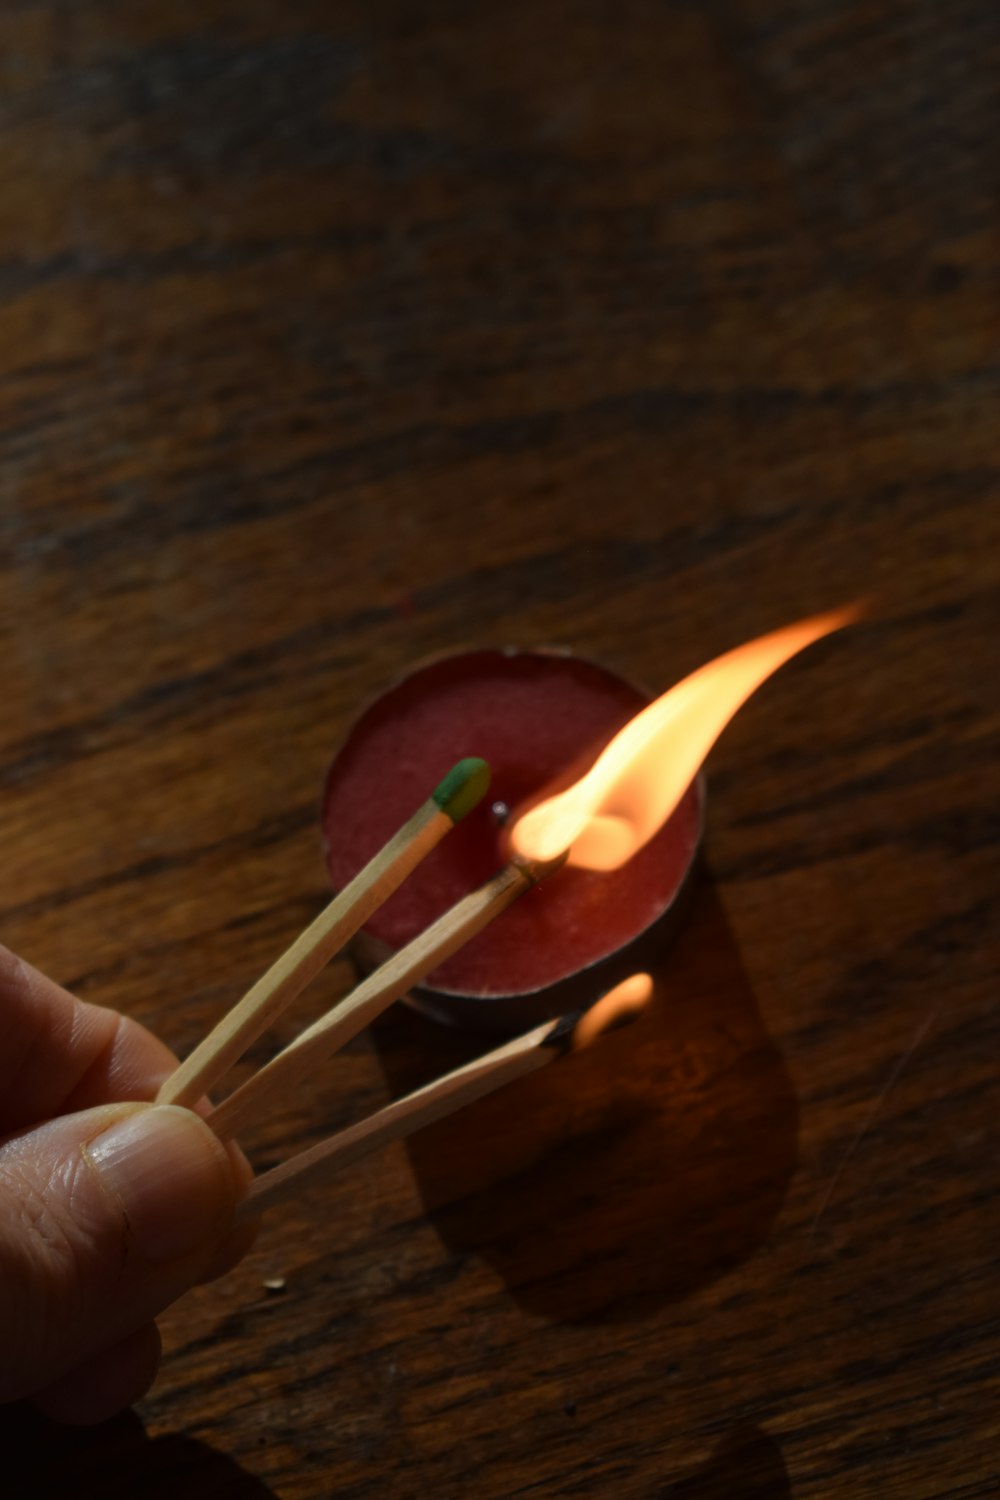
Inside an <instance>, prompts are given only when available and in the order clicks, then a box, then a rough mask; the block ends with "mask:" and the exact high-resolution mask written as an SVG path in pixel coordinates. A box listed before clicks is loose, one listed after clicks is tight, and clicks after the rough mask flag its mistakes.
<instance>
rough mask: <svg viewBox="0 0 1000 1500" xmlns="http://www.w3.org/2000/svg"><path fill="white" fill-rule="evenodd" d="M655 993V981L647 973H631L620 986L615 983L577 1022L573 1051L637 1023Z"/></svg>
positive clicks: (574, 1030) (574, 1029)
mask: <svg viewBox="0 0 1000 1500" xmlns="http://www.w3.org/2000/svg"><path fill="white" fill-rule="evenodd" d="M652 993H653V981H652V979H650V977H649V975H648V974H632V975H630V977H629V978H628V979H623V980H622V982H621V984H616V985H615V987H614V989H613V990H608V993H607V994H606V995H602V996H601V998H600V1000H598V1001H596V1002H595V1003H594V1004H593V1005H592V1006H591V1007H590V1009H589V1010H588V1011H586V1012H585V1014H584V1015H583V1016H581V1018H580V1020H579V1021H577V1023H576V1026H575V1027H574V1028H573V1050H574V1051H575V1050H576V1049H577V1048H578V1047H588V1046H589V1045H590V1043H591V1042H592V1041H593V1040H594V1038H595V1037H598V1036H601V1035H602V1034H603V1033H604V1032H605V1031H612V1030H614V1028H615V1027H616V1026H623V1025H625V1024H626V1023H627V1022H629V1021H634V1020H635V1018H636V1016H637V1015H638V1014H639V1012H640V1011H641V1010H645V1009H646V1006H647V1005H648V1004H649V1001H650V997H651V995H652Z"/></svg>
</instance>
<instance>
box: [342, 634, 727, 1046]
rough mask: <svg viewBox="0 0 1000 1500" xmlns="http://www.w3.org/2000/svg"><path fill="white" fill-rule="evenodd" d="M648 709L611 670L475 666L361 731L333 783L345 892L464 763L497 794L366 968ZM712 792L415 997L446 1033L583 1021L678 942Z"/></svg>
mask: <svg viewBox="0 0 1000 1500" xmlns="http://www.w3.org/2000/svg"><path fill="white" fill-rule="evenodd" d="M648 702H649V696H648V695H647V694H645V693H643V692H641V691H640V690H639V689H637V688H635V687H634V686H632V685H631V684H630V683H627V682H625V681H624V680H623V679H622V678H620V677H618V676H616V675H615V674H614V673H612V672H610V671H608V670H607V669H606V668H604V667H600V666H597V665H596V664H594V663H592V662H589V661H585V660H582V659H581V658H579V657H575V656H572V655H569V654H567V653H560V652H554V651H548V652H526V651H488V650H484V651H470V652H464V653H460V654H458V655H455V656H450V657H446V658H442V659H439V660H437V661H434V662H432V663H430V664H429V665H427V666H424V667H421V668H418V669H417V670H416V671H415V672H413V673H412V674H411V675H410V676H409V677H407V678H405V679H404V680H403V681H402V682H400V683H397V684H396V685H395V686H394V687H392V688H390V689H389V690H388V691H387V692H386V693H385V694H383V695H382V697H380V698H379V699H378V700H377V701H376V702H375V703H373V704H372V705H371V706H370V707H369V708H368V709H367V710H366V711H365V712H364V713H363V714H362V715H361V717H360V718H359V719H358V720H357V722H356V723H355V725H354V726H353V728H352V729H351V731H350V733H349V734H348V737H347V739H346V741H345V743H344V745H343V746H342V748H341V750H340V752H339V753H338V755H337V757H336V759H335V760H334V762H333V764H332V766H331V768H330V771H329V774H328V777H327V782H326V790H325V796H324V802H323V828H324V835H325V841H326V854H327V864H328V868H329V871H330V876H331V880H332V882H333V885H334V887H335V888H336V889H340V888H342V887H343V885H344V884H346V882H347V881H348V880H349V879H351V877H352V876H353V875H354V874H355V873H356V872H357V870H358V869H359V868H360V867H361V865H362V864H363V863H364V862H365V860H366V859H367V858H369V857H370V855H371V853H372V852H373V851H374V850H375V849H377V848H378V847H379V844H380V842H381V841H383V840H384V838H385V837H386V836H387V833H388V831H390V830H391V828H392V827H394V826H395V825H396V824H398V822H399V821H400V818H401V816H402V817H405V816H406V814H407V811H408V810H411V807H410V805H411V804H414V805H415V804H416V802H418V801H419V800H420V797H421V795H422V794H423V790H424V788H426V786H427V785H428V784H430V783H432V782H433V781H434V780H435V778H436V777H437V776H438V775H440V771H439V769H438V768H439V767H440V766H441V765H442V764H444V766H445V768H447V765H449V764H450V763H451V762H453V761H454V760H456V759H458V758H460V757H461V756H463V755H479V756H482V757H483V758H484V759H485V760H487V761H488V762H489V764H490V766H491V768H492V772H493V782H492V785H491V789H490V791H489V793H488V794H487V796H486V797H485V798H484V800H483V802H482V804H481V805H480V806H479V807H477V808H476V809H475V811H474V812H473V813H471V814H470V815H469V817H468V818H467V819H466V820H465V821H464V823H462V824H461V825H460V826H459V827H458V828H456V829H455V830H454V831H453V832H452V833H451V834H450V835H449V837H448V838H447V839H446V840H444V841H443V843H442V844H441V845H440V846H439V847H438V848H437V849H435V850H434V851H433V853H432V854H431V855H429V856H428V858H427V859H426V860H425V861H424V863H423V865H422V866H421V868H420V870H419V871H418V872H417V873H416V874H415V875H414V876H411V877H410V879H409V880H407V881H406V883H405V884H404V885H403V886H402V887H401V888H400V890H399V891H397V892H396V894H395V895H394V896H393V897H392V898H391V900H390V901H388V902H387V903H386V905H385V906H384V907H382V908H381V910H380V911H378V912H377V913H376V914H375V916H374V917H373V918H372V919H371V921H370V922H369V923H368V925H367V926H366V928H365V929H364V930H363V932H362V933H361V934H360V935H359V939H358V940H356V942H357V951H358V955H359V959H360V961H361V962H362V963H363V964H364V965H365V966H366V967H373V966H374V965H375V964H376V963H378V962H381V960H382V959H384V958H385V957H386V956H388V954H389V953H391V952H393V951H395V950H396V949H398V948H399V947H401V946H402V945H403V944H404V943H405V942H407V941H408V940H409V939H410V938H411V937H413V936H414V935H415V934H416V933H417V932H419V931H421V930H422V929H423V928H424V927H426V926H427V925H428V923H429V922H430V921H432V920H433V919H434V918H436V917H438V916H440V915H441V913H442V912H443V911H444V910H446V909H447V908H448V907H449V906H450V905H452V904H453V903H454V902H455V901H457V900H458V899H460V898H461V897H462V896H464V895H466V894H467V893H468V892H469V891H470V890H472V889H474V888H475V887H476V886H477V885H478V884H480V883H481V882H482V881H483V880H485V879H487V878H488V877H489V876H490V875H491V874H493V873H494V871H495V870H496V869H497V868H499V867H500V866H501V865H502V864H503V863H504V861H505V860H506V859H507V858H508V856H509V852H510V851H509V848H508V844H507V839H506V833H505V825H506V821H507V818H508V817H509V816H510V815H514V814H516V812H517V811H518V810H519V809H520V808H522V807H523V806H524V805H526V804H528V803H530V802H531V801H532V800H535V799H537V798H538V797H540V796H542V795H546V794H548V793H549V792H550V791H551V790H552V789H553V787H554V786H566V785H569V784H570V783H571V782H573V781H574V780H575V779H576V778H577V777H578V776H579V775H580V774H581V773H582V772H583V771H584V770H586V768H587V767H588V766H589V765H590V763H591V762H592V761H593V760H594V759H595V757H596V756H597V754H598V753H599V752H600V751H601V750H602V749H603V747H604V746H605V745H606V744H607V742H608V741H609V740H610V739H611V738H612V736H613V735H614V734H615V733H616V732H617V731H618V730H619V729H620V728H621V727H622V726H623V725H624V724H625V723H626V722H627V721H628V720H630V719H632V718H633V717H634V715H635V714H636V713H637V712H639V710H641V709H642V708H643V707H644V706H645V705H646V704H647V703H648ZM703 821H704V785H703V782H702V780H701V778H698V779H697V780H696V781H695V783H694V784H693V785H692V786H691V787H690V788H689V789H688V791H687V792H686V793H685V795H684V797H683V798H682V800H681V803H680V805H679V806H678V808H677V810H676V812H675V813H674V814H673V815H672V816H671V817H670V818H669V819H668V820H667V822H666V823H665V825H664V826H663V828H662V829H661V830H660V832H659V833H657V834H656V835H655V836H654V837H653V838H652V839H651V840H650V842H649V843H648V844H647V845H646V846H645V848H643V849H641V850H639V852H638V853H637V854H636V855H635V856H634V857H633V858H632V859H631V860H629V861H628V863H627V864H626V865H624V866H623V867H622V868H621V869H619V870H614V871H610V872H595V871H590V870H582V869H563V870H559V871H558V872H556V874H554V875H553V876H551V877H550V879H549V880H548V881H546V882H544V883H543V884H542V885H540V886H539V887H538V888H536V889H534V890H531V891H529V892H528V893H527V894H526V895H524V896H522V897H521V898H520V900H519V901H517V902H516V903H515V905H514V906H512V907H511V908H510V909H509V910H508V911H506V912H504V913H503V915H502V916H500V917H499V918H497V920H496V921H495V922H494V923H493V924H492V925H491V926H490V927H489V928H487V929H486V930H485V931H484V932H482V933H480V934H479V935H478V936H477V937H476V938H474V939H473V940H472V942H470V943H469V944H468V946H467V947H466V948H464V949H462V951H461V952H459V953H457V954H455V955H454V956H453V957H452V958H451V959H449V960H448V961H447V962H446V963H445V964H442V965H441V966H440V967H439V968H438V969H437V970H436V971H435V972H434V973H433V974H431V975H430V976H429V977H428V979H427V980H426V981H425V982H424V983H423V984H422V985H421V986H420V987H419V988H418V989H417V990H415V991H414V992H413V994H412V995H411V997H410V998H411V1000H412V1003H413V1004H415V1005H416V1006H417V1007H418V1008H420V1009H421V1010H423V1011H425V1012H426V1013H427V1014H429V1015H432V1016H434V1017H435V1018H437V1019H439V1020H446V1021H449V1022H452V1023H454V1024H457V1025H461V1026H464V1027H469V1028H473V1029H476V1030H479V1031H489V1032H494V1033H513V1032H516V1031H519V1030H523V1029H525V1028H527V1027H530V1026H532V1025H536V1024H538V1023H539V1022H540V1021H543V1020H546V1019H548V1018H552V1017H555V1016H558V1015H561V1014H563V1013H564V1012H566V1011H568V1010H574V1009H580V1008H581V1007H585V1006H586V1005H588V1004H590V1003H591V1002H592V1001H594V1000H596V999H597V998H598V997H599V996H600V995H601V994H603V993H604V992H605V991H607V990H608V988H609V987H611V986H612V985H614V984H616V983H617V982H619V981H620V980H622V979H624V978H626V977H627V976H628V975H629V974H631V973H634V972H635V971H636V970H637V969H642V968H648V967H650V966H651V965H652V964H653V963H655V961H656V959H657V958H658V957H659V955H660V954H661V953H662V951H663V949H664V948H665V946H666V944H667V942H668V941H669V938H670V936H671V934H672V932H673V930H674V928H675V926H676V923H677V919H678V916H679V913H680V910H681V908H682V905H683V901H684V897H685V896H686V894H687V892H688V890H689V888H690V884H691V880H692V876H693V873H694V869H695V865H696V861H697V855H698V851H699V848H700V844H701V837H702V829H703Z"/></svg>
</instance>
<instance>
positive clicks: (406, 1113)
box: [236, 974, 653, 1223]
mask: <svg viewBox="0 0 1000 1500" xmlns="http://www.w3.org/2000/svg"><path fill="white" fill-rule="evenodd" d="M652 988H653V986H652V981H651V979H650V978H649V975H648V974H634V975H633V976H632V977H631V978H630V979H627V980H625V981H624V983H622V984H619V985H617V986H616V987H615V988H614V989H613V990H611V991H610V993H609V994H607V995H605V996H603V997H602V999H600V1000H598V1001H597V1003H596V1005H593V1006H591V1008H590V1009H589V1010H588V1011H585V1012H584V1013H583V1014H582V1015H581V1013H579V1012H577V1013H576V1014H574V1015H569V1016H562V1017H561V1018H560V1019H559V1020H558V1021H554V1022H553V1021H546V1022H545V1023H544V1024H543V1025H541V1026H536V1027H535V1029H534V1030H533V1031H529V1032H526V1033H525V1034H524V1036H519V1037H517V1038H516V1039H515V1040H514V1041H512V1042H508V1043H507V1044H506V1045H505V1046H503V1047H498V1048H497V1049H496V1050H495V1051H494V1052H489V1053H487V1055H486V1056H485V1057H479V1058H476V1059H475V1060H474V1061H473V1062H470V1063H466V1064H465V1065H464V1067H461V1068H456V1069H455V1071H454V1072H452V1073H448V1074H446V1075H445V1077H444V1078H438V1079H436V1080H435V1081H434V1082H433V1083H428V1084H426V1085H425V1086H424V1087H423V1088H421V1089H417V1090H415V1092H414V1093H412V1094H407V1096H406V1097H405V1098H404V1099H397V1100H396V1101H395V1102H394V1103H392V1104H387V1105H386V1107H385V1108H384V1109H381V1110H379V1111H378V1112H377V1113H376V1114H374V1115H371V1116H369V1118H368V1119H367V1120H361V1121H359V1123H358V1124H357V1125H351V1126H350V1127H349V1128H348V1129H347V1130H341V1131H339V1132H338V1133H337V1134H336V1135H333V1136H330V1137H329V1138H328V1139H327V1140H325V1141H319V1142H317V1144H316V1145H315V1146H311V1147H310V1148H309V1150H308V1151H301V1152H299V1154H298V1155H297V1156H293V1157H292V1158H291V1160H289V1161H286V1162H282V1164H281V1166H279V1167H273V1168H272V1169H271V1171H270V1172H264V1173H263V1174H262V1175H261V1176H260V1177H258V1178H257V1179H256V1181H255V1182H253V1183H251V1185H250V1188H249V1190H248V1192H247V1195H246V1197H245V1198H244V1199H243V1201H242V1203H241V1204H240V1205H239V1207H238V1209H237V1211H236V1219H237V1222H238V1223H239V1222H242V1221H243V1220H245V1219H253V1218H256V1217H257V1215H258V1214H262V1213H264V1212H265V1211H266V1210H267V1209H269V1208H274V1207H276V1206H277V1204H279V1203H284V1202H285V1201H286V1200H287V1199H288V1198H291V1197H292V1196H293V1195H294V1194H296V1193H298V1192H301V1190H302V1189H303V1188H306V1187H311V1186H312V1185H313V1183H315V1182H320V1181H322V1180H323V1179H324V1178H326V1177H331V1176H333V1174H334V1173H335V1172H338V1171H339V1170H340V1169H341V1167H346V1166H349V1165H350V1164H351V1163H352V1162H355V1161H358V1160H359V1159H360V1158H361V1157H363V1156H367V1155H368V1154H369V1152H372V1151H378V1150H380V1149H381V1148H382V1147H383V1146H387V1145H388V1144H389V1142H390V1141H398V1140H400V1139H401V1138H402V1137H403V1136H407V1135H412V1134H413V1133H414V1131H416V1130H421V1129H422V1128H423V1127H424V1126H425V1125H430V1124H432V1123H433V1121H435V1120H441V1119H443V1118H444V1117H445V1116H446V1115H450V1114H452V1113H453V1112H454V1111H455V1110H457V1109H461V1108H462V1107H463V1105H466V1104H471V1103H472V1102H473V1100H475V1099H481V1098H483V1096H484V1095H486V1094H491V1093H492V1092H493V1090H494V1089H499V1088H502V1087H503V1085H504V1084H506V1083H511V1082H513V1080H514V1079H515V1078H521V1077H523V1076H524V1074H526V1073H533V1072H534V1071H535V1070H536V1069H537V1068H544V1067H545V1066H546V1064H547V1063H550V1062H553V1061H554V1060H555V1059H556V1058H557V1057H562V1056H564V1055H565V1054H566V1053H567V1052H572V1051H576V1050H577V1049H578V1048H580V1047H587V1046H589V1045H590V1043H591V1042H592V1041H594V1039H595V1038H596V1037H598V1036H600V1035H602V1034H603V1033H604V1032H606V1031H610V1030H612V1029H613V1028H614V1027H616V1026H619V1025H621V1024H623V1023H625V1022H628V1021H631V1020H633V1019H634V1018H635V1016H636V1015H638V1013H639V1011H640V1010H642V1009H643V1008H644V1007H645V1005H646V1003H647V1002H648V1000H649V997H650V995H651V994H652Z"/></svg>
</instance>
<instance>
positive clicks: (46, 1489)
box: [0, 1404, 274, 1500]
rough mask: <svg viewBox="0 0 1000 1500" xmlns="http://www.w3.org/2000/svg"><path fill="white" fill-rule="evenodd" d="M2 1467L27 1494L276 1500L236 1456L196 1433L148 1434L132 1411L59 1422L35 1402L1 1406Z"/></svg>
mask: <svg viewBox="0 0 1000 1500" xmlns="http://www.w3.org/2000/svg"><path fill="white" fill-rule="evenodd" d="M0 1451H2V1453H3V1465H4V1472H5V1474H7V1475H8V1476H9V1477H10V1479H11V1480H12V1481H14V1480H15V1478H16V1479H18V1480H19V1481H20V1486H23V1487H19V1486H18V1485H15V1488H13V1489H11V1490H9V1491H8V1490H7V1489H3V1490H2V1493H3V1494H5V1495H6V1494H8V1493H9V1494H10V1495H12V1496H13V1495H15V1494H16V1495H19V1496H20V1495H24V1496H29V1495H30V1496H31V1500H98V1497H99V1500H136V1497H137V1496H142V1500H178V1496H183V1497H184V1500H274V1491H273V1490H271V1489H269V1488H268V1487H267V1485H266V1484H263V1483H262V1482H261V1481H260V1480H259V1479H255V1478H254V1477H253V1476H252V1475H251V1474H248V1473H247V1472H246V1471H245V1470H244V1469H241V1468H240V1466H239V1464H237V1463H235V1462H234V1461H233V1459H231V1458H228V1457H227V1456H226V1455H225V1454H223V1453H218V1452H216V1450H215V1449H214V1448H210V1447H208V1446H207V1444H205V1443H200V1442H197V1441H196V1440H195V1439H194V1438H189V1437H183V1436H180V1435H174V1434H171V1435H169V1436H165V1437H156V1438H150V1437H148V1436H147V1435H146V1431H145V1429H144V1427H143V1425H142V1423H141V1421H140V1420H139V1418H138V1417H137V1416H136V1415H135V1413H134V1412H125V1413H123V1414H122V1416H120V1417H115V1418H114V1419H113V1420H111V1421H110V1422H102V1423H101V1425H100V1426H98V1427H62V1426H60V1425H59V1424H58V1423H55V1422H50V1421H49V1420H48V1419H47V1418H46V1417H43V1416H41V1415H40V1414H39V1413H38V1412H37V1411H35V1409H34V1407H31V1406H25V1405H21V1404H17V1405H14V1406H5V1407H0Z"/></svg>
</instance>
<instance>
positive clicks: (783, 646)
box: [511, 606, 860, 870]
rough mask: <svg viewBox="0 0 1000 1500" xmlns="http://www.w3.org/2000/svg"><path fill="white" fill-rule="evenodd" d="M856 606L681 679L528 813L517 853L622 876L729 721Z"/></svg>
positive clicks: (516, 838) (516, 830)
mask: <svg viewBox="0 0 1000 1500" xmlns="http://www.w3.org/2000/svg"><path fill="white" fill-rule="evenodd" d="M859 614H860V609H859V608H858V607H856V606H853V607H849V608H846V609H840V610H832V611H830V612H829V613H827V614H823V615H816V616H814V617H813V618H812V619H810V620H802V621H801V622H800V623H799V624H797V625H786V626H785V628H784V629H783V630H775V631H774V632H773V633H772V634H771V635H764V636H761V637H760V639H759V640H756V641H749V642H747V644H746V645H745V646H737V648H736V650H735V651H728V652H727V653H726V655H725V656H719V657H717V658H716V660H715V661H712V662H709V663H708V665H707V666H704V667H701V668H700V669H699V670H698V671H697V672H693V673H692V674H691V676H690V677H685V678H684V680H683V682H679V683H678V684H677V686H676V687H672V688H671V689H670V690H669V692H666V693H664V694H663V696H662V698H657V699H656V701H655V702H654V703H651V704H650V705H649V707H648V708H644V709H643V710H642V712H641V713H640V714H637V715H636V717H635V718H634V719H632V720H631V722H630V723H628V724H626V725H625V728H624V729H621V730H619V732H618V734H616V735H615V737H614V739H613V740H612V741H611V743H610V744H609V745H608V746H607V747H606V748H605V749H604V750H603V751H602V752H601V754H600V755H599V756H598V758H597V760H596V761H595V762H594V764H593V765H592V766H591V768H590V770H589V771H588V772H587V774H586V775H585V776H583V777H582V778H581V779H580V780H579V781H577V782H575V783H574V785H573V786H571V787H569V788H567V790H566V791H564V792H559V793H557V794H556V795H555V796H554V797H549V798H547V799H546V800H545V801H543V802H539V803H538V804H537V805H536V806H535V807H532V808H529V810H528V811H527V812H526V813H524V814H523V815H522V816H521V817H520V818H519V819H518V820H517V822H516V823H515V825H514V827H513V829H512V830H511V844H512V846H513V848H514V851H515V853H516V854H518V855H520V856H521V857H522V858H523V859H528V860H532V861H548V860H552V859H555V858H557V857H558V856H559V855H560V854H562V853H563V852H564V851H565V850H566V849H569V850H570V855H569V863H570V864H574V865H582V866H584V867H585V868H587V869H590V870H616V869H617V868H618V867H619V865H623V864H624V863H625V861H626V860H628V859H631V857H632V855H633V854H635V853H636V851H637V850H639V849H641V848H642V846H643V844H645V843H647V842H648V841H649V840H650V839H651V838H652V837H653V835H654V833H656V832H657V830H658V829H659V828H661V827H662V826H663V824H664V823H665V822H666V820H667V819H668V818H669V817H670V814H671V813H672V812H673V811H674V809H675V808H676V807H677V804H678V803H679V802H680V800H681V798H682V797H683V795H684V793H685V791H686V790H687V788H688V786H689V785H690V784H691V781H692V780H693V779H694V777H695V775H696V774H697V771H698V768H699V766H700V765H701V763H702V761H703V760H704V759H705V757H706V755H707V754H708V752H709V750H710V749H711V748H712V746H713V745H714V744H715V741H716V740H717V739H718V737H719V735H720V734H721V733H722V731H723V729H725V727H726V725H727V724H728V723H729V720H730V719H731V718H732V717H733V715H734V714H735V713H736V711H737V709H738V708H741V707H742V705H743V704H744V703H745V702H746V700H747V699H748V698H749V697H750V695H751V693H753V692H754V691H755V690H756V689H757V688H758V687H760V685H761V683H762V682H764V681H765V679H766V678H768V677H770V675H771V673H772V672H775V671H777V669H778V667H780V666H782V665H783V663H784V662H786V661H787V660H788V659H789V657H791V656H794V655H795V653H796V652H797V651H801V650H802V649H803V648H804V647H806V646H809V645H811V644H812V643H813V641H818V640H819V639H820V637H821V636H824V635H828V634H829V632H830V631H831V630H837V629H839V628H840V627H841V626H842V625H848V624H850V622H851V621H852V620H856V619H857V618H858V615H859Z"/></svg>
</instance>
